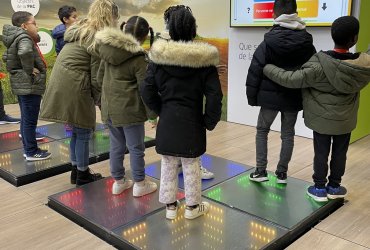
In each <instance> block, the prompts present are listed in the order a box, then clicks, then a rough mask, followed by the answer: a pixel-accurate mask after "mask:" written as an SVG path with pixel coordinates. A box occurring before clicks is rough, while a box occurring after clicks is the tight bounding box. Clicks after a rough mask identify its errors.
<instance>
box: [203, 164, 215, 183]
mask: <svg viewBox="0 0 370 250" xmlns="http://www.w3.org/2000/svg"><path fill="white" fill-rule="evenodd" d="M200 175H201V177H202V179H203V180H209V179H213V178H215V174H214V173H213V172H210V171H208V169H206V168H204V167H202V166H200Z"/></svg>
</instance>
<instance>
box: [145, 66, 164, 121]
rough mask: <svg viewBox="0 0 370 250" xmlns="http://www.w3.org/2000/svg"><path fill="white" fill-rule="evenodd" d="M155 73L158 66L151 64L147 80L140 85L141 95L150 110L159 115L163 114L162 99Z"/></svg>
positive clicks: (147, 72)
mask: <svg viewBox="0 0 370 250" xmlns="http://www.w3.org/2000/svg"><path fill="white" fill-rule="evenodd" d="M155 71H156V66H155V65H154V64H153V63H149V65H148V69H147V70H146V77H145V80H144V81H143V82H142V83H141V84H140V93H141V96H142V98H143V101H144V103H145V104H146V105H147V106H148V107H149V109H151V110H153V111H154V112H155V113H156V114H157V115H159V113H160V112H161V97H160V96H159V93H158V87H157V85H156V82H155Z"/></svg>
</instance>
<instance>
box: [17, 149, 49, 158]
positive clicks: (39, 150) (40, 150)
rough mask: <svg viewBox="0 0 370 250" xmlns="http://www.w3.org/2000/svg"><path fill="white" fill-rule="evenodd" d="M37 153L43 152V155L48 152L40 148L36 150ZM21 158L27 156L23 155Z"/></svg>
mask: <svg viewBox="0 0 370 250" xmlns="http://www.w3.org/2000/svg"><path fill="white" fill-rule="evenodd" d="M37 151H38V152H43V153H47V152H48V151H47V150H46V149H41V148H38V149H37ZM23 157H24V158H26V157H27V155H26V154H25V153H24V154H23Z"/></svg>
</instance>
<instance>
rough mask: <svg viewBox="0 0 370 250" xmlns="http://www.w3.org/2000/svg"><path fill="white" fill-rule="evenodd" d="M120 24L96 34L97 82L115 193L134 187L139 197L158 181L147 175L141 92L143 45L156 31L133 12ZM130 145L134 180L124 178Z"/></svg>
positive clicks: (145, 65) (143, 110)
mask: <svg viewBox="0 0 370 250" xmlns="http://www.w3.org/2000/svg"><path fill="white" fill-rule="evenodd" d="M121 27H122V29H123V30H122V31H123V32H122V31H121V30H119V29H117V28H105V29H104V30H102V31H99V32H98V33H97V34H96V40H97V45H98V46H99V56H100V58H101V59H102V61H101V63H100V68H99V71H98V72H99V73H98V83H99V84H100V85H102V98H101V111H102V121H103V122H104V123H105V124H107V125H108V127H109V133H110V137H109V138H110V152H109V158H110V161H109V165H110V171H111V175H112V177H113V178H114V180H115V181H114V183H113V187H112V193H113V194H120V193H122V192H123V191H124V190H126V189H128V188H130V187H131V186H132V185H134V187H133V196H134V197H139V196H143V195H146V194H149V193H152V192H154V191H156V190H157V184H156V183H154V182H152V181H149V180H146V179H145V169H144V167H145V161H144V150H145V143H144V137H145V129H144V123H145V121H147V120H148V118H156V115H155V116H154V117H148V116H147V112H146V109H145V106H144V104H143V101H142V99H141V96H140V93H139V84H140V83H141V82H142V81H143V80H144V78H145V74H146V68H147V61H146V58H145V57H146V53H145V51H144V49H143V48H142V47H141V46H140V45H141V44H143V43H144V41H145V40H146V38H147V36H148V33H149V31H150V45H151V44H152V43H153V40H154V34H153V30H152V28H150V27H149V24H148V22H147V21H146V20H145V19H144V18H142V17H139V16H133V17H131V18H130V19H128V21H127V23H123V24H122V25H121ZM127 148H128V151H129V152H130V165H131V169H132V176H133V179H134V182H135V183H134V184H133V182H132V180H130V179H126V178H125V168H124V166H123V161H124V158H125V152H126V149H127Z"/></svg>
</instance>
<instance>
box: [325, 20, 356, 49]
mask: <svg viewBox="0 0 370 250" xmlns="http://www.w3.org/2000/svg"><path fill="white" fill-rule="evenodd" d="M359 32H360V23H359V21H358V20H357V18H356V17H353V16H342V17H339V18H337V19H336V20H335V21H334V22H333V24H332V26H331V37H332V38H333V40H334V42H335V44H337V45H340V46H346V45H348V44H350V43H351V42H352V41H354V39H355V37H356V36H357V35H358V33H359Z"/></svg>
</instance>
